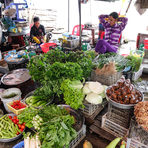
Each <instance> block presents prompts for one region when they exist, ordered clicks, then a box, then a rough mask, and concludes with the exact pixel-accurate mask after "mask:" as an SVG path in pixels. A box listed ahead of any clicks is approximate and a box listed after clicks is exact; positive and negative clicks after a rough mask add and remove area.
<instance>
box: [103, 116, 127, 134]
mask: <svg viewBox="0 0 148 148" xmlns="http://www.w3.org/2000/svg"><path fill="white" fill-rule="evenodd" d="M107 114H108V113H106V114H105V115H103V116H102V122H101V128H103V129H104V130H105V131H107V132H109V133H111V134H112V135H114V136H116V137H125V136H126V135H127V132H128V129H126V128H124V127H122V126H121V125H119V124H118V123H117V122H114V121H111V120H110V119H108V118H107V116H108V115H107Z"/></svg>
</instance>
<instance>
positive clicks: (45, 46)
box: [40, 43, 57, 53]
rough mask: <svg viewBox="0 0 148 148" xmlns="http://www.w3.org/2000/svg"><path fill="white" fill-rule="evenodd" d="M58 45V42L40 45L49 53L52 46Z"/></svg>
mask: <svg viewBox="0 0 148 148" xmlns="http://www.w3.org/2000/svg"><path fill="white" fill-rule="evenodd" d="M56 46H57V44H56V43H43V44H41V45H40V47H41V49H42V51H43V52H44V53H47V52H48V51H49V50H50V49H51V48H52V47H56Z"/></svg>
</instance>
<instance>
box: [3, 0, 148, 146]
mask: <svg viewBox="0 0 148 148" xmlns="http://www.w3.org/2000/svg"><path fill="white" fill-rule="evenodd" d="M78 2H79V3H78V4H79V13H80V26H81V1H80V0H79V1H78ZM84 2H87V1H84ZM130 2H131V1H130ZM18 25H22V24H21V23H19V24H18ZM25 25H26V23H25ZM19 27H20V26H19ZM79 29H80V30H79V31H80V32H79V33H80V37H78V36H75V35H72V34H70V33H64V34H62V37H60V38H57V39H56V40H52V42H48V43H43V44H40V41H39V40H38V39H37V40H36V42H35V43H32V44H31V45H30V46H29V45H27V44H26V46H23V47H22V48H17V49H15V50H14V49H13V50H11V51H8V52H3V53H2V60H3V62H5V64H6V65H7V68H6V67H3V66H2V65H1V67H0V68H1V69H0V73H1V84H0V86H1V87H0V98H1V102H0V148H7V147H8V148H9V147H13V148H76V147H77V148H82V147H83V148H93V147H94V148H95V147H96V148H105V147H106V148H115V147H120V148H125V147H126V148H147V147H148V139H147V137H148V133H147V132H148V122H147V118H148V110H147V106H148V102H147V97H146V95H147V92H148V81H147V77H146V79H145V80H142V79H143V77H142V76H143V66H142V63H143V61H144V60H145V57H146V55H145V53H146V52H147V49H146V48H145V47H143V46H140V47H138V48H137V49H136V50H130V53H129V54H126V55H121V54H120V52H117V53H114V52H107V53H104V54H96V52H95V51H94V49H93V48H91V47H90V46H86V47H85V46H84V44H83V43H82V41H81V29H82V28H81V27H80V28H79ZM82 30H91V31H92V34H93V35H94V30H93V28H90V27H88V28H83V29H82ZM9 35H17V34H15V32H13V33H9ZM146 40H147V39H145V40H143V42H141V43H140V44H143V43H145V41H146ZM92 42H94V38H93V40H92ZM81 44H82V46H81ZM79 47H80V48H79ZM81 48H82V50H80V49H81ZM143 59H144V60H143ZM94 135H95V136H94ZM99 138H102V139H103V141H105V142H104V144H102V143H103V142H102V143H101V142H100V141H101V140H100V141H99V140H98V139H99Z"/></svg>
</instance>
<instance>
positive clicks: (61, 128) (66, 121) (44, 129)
mask: <svg viewBox="0 0 148 148" xmlns="http://www.w3.org/2000/svg"><path fill="white" fill-rule="evenodd" d="M28 111H29V112H28ZM28 117H29V120H28V119H27V118H28ZM36 119H38V120H36ZM19 121H20V122H21V123H22V122H25V123H26V126H29V127H33V124H34V125H35V126H37V128H36V130H37V133H38V135H39V139H40V141H41V148H47V147H48V148H53V147H56V148H63V147H64V146H65V147H66V148H68V147H69V144H70V141H71V140H72V139H74V138H75V137H76V135H77V133H76V131H75V129H74V128H73V124H74V123H75V121H74V117H73V116H70V114H69V113H68V111H66V110H65V108H61V107H58V106H54V105H52V106H48V107H45V108H44V109H39V110H36V112H34V110H33V109H31V108H28V109H27V108H26V109H25V111H24V112H22V113H21V115H19ZM39 122H40V123H39Z"/></svg>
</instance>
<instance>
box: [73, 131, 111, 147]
mask: <svg viewBox="0 0 148 148" xmlns="http://www.w3.org/2000/svg"><path fill="white" fill-rule="evenodd" d="M85 140H88V141H89V142H91V144H92V145H93V148H105V147H106V146H107V145H108V144H109V143H110V141H108V140H106V139H103V138H101V137H100V136H99V135H97V134H94V133H92V134H91V133H87V134H86V137H85V138H84V139H83V140H82V142H80V144H79V145H78V146H77V147H76V148H83V143H84V141H85Z"/></svg>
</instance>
